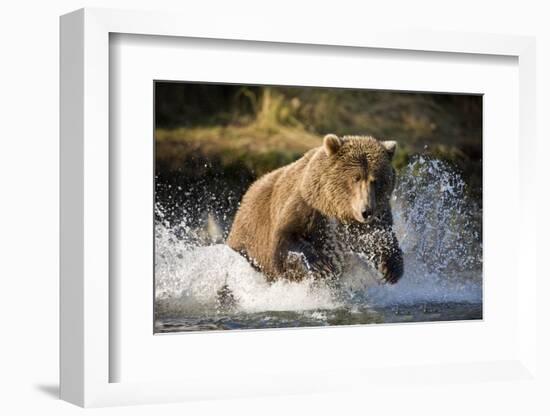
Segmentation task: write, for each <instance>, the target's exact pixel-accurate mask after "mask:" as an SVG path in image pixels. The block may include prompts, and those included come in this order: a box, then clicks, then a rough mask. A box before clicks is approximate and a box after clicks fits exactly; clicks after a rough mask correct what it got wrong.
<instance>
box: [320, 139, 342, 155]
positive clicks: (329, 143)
mask: <svg viewBox="0 0 550 416" xmlns="http://www.w3.org/2000/svg"><path fill="white" fill-rule="evenodd" d="M342 143H343V140H342V139H341V138H340V137H338V136H337V135H335V134H327V135H326V136H325V138H324V139H323V147H324V148H325V153H326V154H327V156H332V155H333V154H335V153H336V152H338V150H340V147H342Z"/></svg>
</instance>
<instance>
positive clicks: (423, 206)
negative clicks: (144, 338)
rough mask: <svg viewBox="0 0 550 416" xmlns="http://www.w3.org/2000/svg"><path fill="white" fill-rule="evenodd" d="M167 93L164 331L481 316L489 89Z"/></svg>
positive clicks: (157, 216) (174, 89) (159, 271)
mask: <svg viewBox="0 0 550 416" xmlns="http://www.w3.org/2000/svg"><path fill="white" fill-rule="evenodd" d="M154 100H155V101H154V110H153V111H154V117H155V131H154V146H155V152H154V155H155V156H154V157H155V178H154V179H155V186H154V192H155V195H154V201H155V206H154V237H155V239H154V244H155V246H154V260H155V269H154V289H155V303H154V317H155V328H154V331H155V332H156V333H166V332H187V331H209V330H237V329H266V328H290V327H316V326H332V325H364V324H377V323H402V322H431V321H456V320H475V319H482V307H483V305H482V303H483V302H482V289H483V284H482V283H483V282H482V265H483V257H482V212H483V204H482V201H483V199H482V195H483V193H482V191H483V189H482V161H483V159H482V113H483V112H482V100H483V97H482V96H481V95H471V94H450V93H427V92H405V91H382V90H364V89H342V88H326V87H301V86H272V85H237V84H223V83H219V84H217V83H192V82H173V81H155V82H154Z"/></svg>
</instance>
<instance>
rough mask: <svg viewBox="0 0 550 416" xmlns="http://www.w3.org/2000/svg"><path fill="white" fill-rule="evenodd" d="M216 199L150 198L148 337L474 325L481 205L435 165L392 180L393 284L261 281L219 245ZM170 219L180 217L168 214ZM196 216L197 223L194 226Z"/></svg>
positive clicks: (360, 276)
mask: <svg viewBox="0 0 550 416" xmlns="http://www.w3.org/2000/svg"><path fill="white" fill-rule="evenodd" d="M174 192H175V193H178V192H180V193H182V194H183V195H185V193H186V190H185V189H177V188H174ZM220 198H223V195H221V196H220V195H207V197H205V198H201V199H200V200H196V199H193V200H191V199H190V200H188V201H187V202H186V203H185V198H183V200H184V203H183V204H182V203H178V204H175V203H174V202H172V201H175V200H177V199H176V198H173V199H172V198H168V199H165V200H162V201H159V200H157V206H156V210H157V221H156V224H155V332H186V331H206V330H232V329H262V328H285V327H313V326H327V325H365V324H377V323H403V322H433V321H456V320H472V319H481V318H482V243H481V207H480V203H476V202H475V201H472V200H470V199H469V197H468V192H467V189H466V186H465V184H464V181H463V180H462V179H461V177H460V175H459V174H457V173H456V172H455V171H454V169H452V168H451V167H450V166H449V165H447V164H445V163H443V162H441V161H439V160H434V159H427V158H425V157H417V158H415V159H414V160H413V161H412V162H411V163H410V164H409V165H408V166H407V167H406V168H405V169H404V170H403V171H402V172H401V173H400V175H399V177H398V184H397V187H396V190H395V192H394V196H393V200H392V204H393V215H394V223H395V224H394V228H395V232H396V235H397V237H398V239H399V241H400V245H401V247H402V249H403V252H404V260H405V274H404V276H403V278H402V279H401V280H400V281H399V282H398V283H397V284H396V285H391V286H390V285H383V284H379V283H378V280H377V279H376V278H375V277H374V276H373V274H374V273H373V271H372V270H370V269H369V268H368V267H365V266H364V265H360V264H359V263H358V264H356V265H351V266H350V270H349V271H348V272H346V274H345V275H344V276H343V278H342V280H341V282H340V285H339V286H338V288H330V287H327V286H325V285H323V284H319V282H310V281H303V282H298V283H297V282H287V281H277V282H275V283H272V284H269V283H267V282H266V280H265V278H264V277H263V276H262V275H261V273H259V272H257V271H255V270H254V269H253V268H252V267H250V265H249V264H248V262H247V261H246V260H245V259H244V258H243V257H241V256H240V255H239V254H237V253H235V252H234V251H232V250H231V249H230V248H229V247H227V246H226V245H224V244H223V240H224V236H226V234H227V229H228V227H229V224H227V223H224V220H226V219H227V217H228V215H226V214H227V213H224V212H219V210H217V211H216V209H210V208H212V207H211V206H210V203H209V202H208V201H216V200H219V199H220ZM179 201H181V199H179ZM214 205H215V204H212V206H214ZM233 208H235V207H233ZM174 211H178V214H179V215H171V216H169V215H167V213H168V212H170V213H173V212H174ZM233 211H234V210H233ZM197 212H200V213H202V214H203V218H204V219H205V220H204V221H202V222H200V221H199V222H197V221H196V215H197ZM192 217H193V218H192ZM223 288H227V289H229V290H230V293H231V296H232V299H233V301H234V302H232V304H231V305H230V306H227V305H225V304H224V305H222V304H220V302H219V299H220V296H219V294H220V290H223Z"/></svg>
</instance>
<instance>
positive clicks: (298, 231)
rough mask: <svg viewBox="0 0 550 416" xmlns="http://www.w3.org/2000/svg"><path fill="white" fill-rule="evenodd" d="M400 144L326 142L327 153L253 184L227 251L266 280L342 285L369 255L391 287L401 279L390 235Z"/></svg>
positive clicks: (365, 139)
mask: <svg viewBox="0 0 550 416" xmlns="http://www.w3.org/2000/svg"><path fill="white" fill-rule="evenodd" d="M395 148H396V143H395V142H393V141H379V140H377V139H375V138H373V137H369V136H344V137H338V136H336V135H334V134H328V135H326V136H325V138H324V140H323V145H322V146H320V147H318V148H315V149H312V150H310V151H308V152H307V153H306V154H305V155H304V156H303V157H301V158H300V159H298V160H297V161H295V162H293V163H291V164H289V165H286V166H283V167H281V168H279V169H277V170H275V171H273V172H270V173H268V174H266V175H264V176H262V177H261V178H259V179H258V180H257V181H256V182H254V183H253V184H252V185H251V186H250V188H249V189H248V191H247V192H246V193H245V195H244V197H243V198H242V201H241V204H240V207H239V209H238V211H237V214H236V216H235V220H234V222H233V225H232V228H231V231H230V233H229V237H228V240H227V244H228V245H229V246H230V247H231V248H232V249H234V250H235V251H237V252H239V253H241V254H242V255H243V256H245V257H246V258H247V259H248V260H249V261H250V262H251V264H252V265H253V266H254V267H256V268H257V269H259V270H260V271H262V272H263V273H264V274H265V276H266V277H267V279H268V280H270V281H273V280H276V279H280V278H283V279H290V280H301V279H303V278H305V277H307V276H311V277H313V278H315V279H318V278H324V279H327V278H328V279H337V278H338V277H339V276H340V275H341V274H342V272H343V270H344V269H345V266H346V256H348V255H349V254H350V253H359V254H363V255H364V256H363V258H366V259H367V260H368V261H369V262H370V264H371V265H373V266H374V267H375V268H376V269H378V271H379V272H380V273H381V275H382V280H383V281H384V282H387V283H395V282H397V281H398V280H399V279H400V278H401V276H402V274H403V256H402V252H401V249H400V248H399V245H398V242H397V239H396V238H395V235H394V233H393V230H392V213H391V207H390V197H391V194H392V191H393V188H394V185H395V171H394V169H393V167H392V165H391V161H392V158H393V155H394V153H395Z"/></svg>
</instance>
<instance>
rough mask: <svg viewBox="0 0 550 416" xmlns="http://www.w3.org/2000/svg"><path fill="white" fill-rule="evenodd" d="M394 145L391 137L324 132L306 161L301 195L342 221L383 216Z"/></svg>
mask: <svg viewBox="0 0 550 416" xmlns="http://www.w3.org/2000/svg"><path fill="white" fill-rule="evenodd" d="M395 149H396V142H394V141H379V140H376V139H375V138H373V137H368V136H344V137H338V136H336V135H334V134H328V135H326V136H325V138H324V140H323V146H322V147H320V148H318V149H317V150H316V151H315V152H314V154H313V155H312V157H311V158H310V160H309V162H308V165H307V168H306V171H305V174H304V176H303V178H302V183H301V187H300V189H301V194H302V197H303V198H304V199H305V200H306V202H307V203H308V204H309V205H311V206H312V207H313V208H315V209H316V210H318V211H319V212H320V213H321V214H323V215H325V216H328V217H332V218H336V219H338V220H340V221H342V222H355V221H356V222H359V223H365V222H370V221H371V220H373V219H376V218H377V219H383V218H385V217H386V216H387V214H388V212H389V209H390V208H389V207H390V205H389V201H390V197H391V193H392V191H393V188H394V185H395V170H394V169H393V167H392V164H391V162H392V158H393V155H394V154H395ZM390 217H391V215H390Z"/></svg>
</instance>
